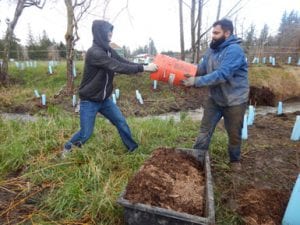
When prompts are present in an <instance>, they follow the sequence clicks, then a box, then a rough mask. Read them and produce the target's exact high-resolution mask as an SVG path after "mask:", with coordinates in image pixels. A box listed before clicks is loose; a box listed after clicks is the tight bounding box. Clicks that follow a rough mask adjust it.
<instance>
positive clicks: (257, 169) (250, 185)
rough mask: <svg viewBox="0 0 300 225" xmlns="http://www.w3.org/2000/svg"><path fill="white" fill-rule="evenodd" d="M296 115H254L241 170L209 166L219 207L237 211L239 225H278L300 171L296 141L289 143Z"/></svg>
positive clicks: (299, 152) (298, 148) (297, 143)
mask: <svg viewBox="0 0 300 225" xmlns="http://www.w3.org/2000/svg"><path fill="white" fill-rule="evenodd" d="M297 115H300V112H295V113H288V114H282V115H280V116H278V115H276V114H267V115H264V116H262V115H258V116H256V118H255V121H254V125H252V126H248V140H246V141H245V142H244V145H243V148H242V171H241V172H239V173H236V174H233V173H232V172H230V171H228V170H227V171H226V170H224V169H222V168H216V167H214V166H212V174H213V178H214V181H215V190H218V192H220V193H221V200H222V204H223V207H225V208H230V209H232V210H233V211H235V212H237V213H238V214H239V215H240V216H241V218H242V220H243V221H244V223H243V224H247V225H281V221H282V218H283V215H284V212H285V209H286V206H287V204H288V201H289V197H290V193H291V191H292V189H293V186H294V184H295V181H296V179H297V176H298V173H299V172H300V158H299V156H300V142H299V141H292V140H290V137H291V133H292V129H293V126H294V123H295V120H296V116H297ZM212 159H213V158H212ZM224 186H225V187H226V188H224Z"/></svg>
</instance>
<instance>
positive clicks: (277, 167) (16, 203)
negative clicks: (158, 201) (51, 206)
mask: <svg viewBox="0 0 300 225" xmlns="http://www.w3.org/2000/svg"><path fill="white" fill-rule="evenodd" d="M171 91H172V94H173V97H172V99H162V100H159V101H153V100H151V99H150V95H149V96H144V100H145V104H144V105H143V106H142V105H139V103H138V102H137V101H136V99H134V98H133V97H128V98H127V99H126V98H124V99H123V100H120V101H119V103H118V104H119V106H120V108H121V110H122V111H123V112H124V114H125V115H126V116H129V115H134V116H145V115H150V114H152V115H155V114H160V113H163V112H170V111H179V110H182V111H184V110H187V109H195V108H199V107H200V106H201V105H202V103H203V99H204V98H205V92H206V90H205V89H202V90H201V91H199V89H191V90H183V91H182V90H179V89H173V90H171ZM254 96H255V95H254ZM174 99H176V101H174ZM66 101H67V100H65V99H53V100H50V101H49V104H61V105H62V106H63V107H65V108H66V110H68V111H69V112H73V110H74V108H72V106H70V104H69V103H68V104H66ZM68 102H69V100H68ZM10 109H11V111H10V112H14V110H15V112H20V113H24V112H27V113H28V112H29V113H31V112H41V111H43V110H45V108H43V107H42V106H41V104H40V101H39V100H37V99H34V98H33V99H31V100H30V104H26V106H24V107H22V106H10ZM296 115H300V112H296V113H291V114H283V115H281V116H277V115H275V114H268V115H265V116H260V115H258V116H257V117H256V118H255V121H254V125H252V126H250V127H249V130H248V133H249V138H248V140H247V141H245V142H244V146H243V155H242V165H243V169H242V171H241V172H240V173H232V172H231V171H230V170H229V169H224V168H220V167H217V166H216V163H215V162H214V159H213V158H212V162H211V165H212V176H213V179H214V188H215V190H216V192H218V193H221V204H222V207H225V208H228V209H230V210H233V211H235V212H237V213H238V214H239V215H240V216H241V218H242V221H243V222H242V223H241V224H249V225H263V224H264V225H277V224H278V225H279V224H281V219H282V216H283V213H284V210H285V208H286V206H287V202H288V199H289V196H290V193H291V190H292V188H293V185H294V182H295V180H296V177H297V175H298V173H299V172H300V163H299V161H300V159H299V155H300V142H299V141H298V142H295V141H291V140H290V136H291V132H292V128H293V125H294V123H295V119H296ZM218 129H223V128H222V126H219V127H218ZM178 147H180V146H178ZM16 177H17V176H16ZM10 181H11V182H10ZM0 187H1V188H0V198H1V204H0V224H15V221H16V220H14V218H16V215H18V216H17V218H18V222H20V221H22V220H23V219H26V218H27V219H28V216H29V217H30V215H32V214H33V213H34V212H35V211H36V208H35V205H34V203H33V202H31V201H30V199H31V196H32V195H33V196H34V195H35V194H38V193H39V192H40V191H41V190H43V188H44V187H31V189H28V187H27V182H26V181H24V180H22V179H21V180H20V179H18V178H15V177H14V176H12V177H9V179H8V180H7V183H5V184H1V186H0ZM173 197H176V195H174V196H173ZM200 204H202V203H200ZM199 210H200V209H199ZM195 213H196V212H195Z"/></svg>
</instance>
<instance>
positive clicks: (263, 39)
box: [259, 24, 269, 46]
mask: <svg viewBox="0 0 300 225" xmlns="http://www.w3.org/2000/svg"><path fill="white" fill-rule="evenodd" d="M268 36H269V26H268V25H267V24H265V25H264V27H263V28H262V30H261V32H260V36H259V45H260V46H264V45H265V44H266V43H267V42H268Z"/></svg>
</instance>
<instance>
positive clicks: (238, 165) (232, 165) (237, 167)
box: [230, 161, 242, 172]
mask: <svg viewBox="0 0 300 225" xmlns="http://www.w3.org/2000/svg"><path fill="white" fill-rule="evenodd" d="M230 169H231V171H232V172H239V171H241V170H242V164H241V163H240V162H239V161H237V162H231V163H230Z"/></svg>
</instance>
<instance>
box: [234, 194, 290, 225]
mask: <svg viewBox="0 0 300 225" xmlns="http://www.w3.org/2000/svg"><path fill="white" fill-rule="evenodd" d="M288 198H289V192H288V191H287V190H272V189H256V188H250V189H247V190H244V191H242V192H241V193H239V196H238V204H239V209H238V213H239V214H240V215H241V216H242V217H243V220H244V221H245V223H246V224H248V225H257V224H267V225H276V224H281V221H282V217H283V214H284V211H285V208H286V205H287V199H288Z"/></svg>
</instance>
